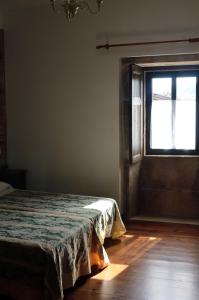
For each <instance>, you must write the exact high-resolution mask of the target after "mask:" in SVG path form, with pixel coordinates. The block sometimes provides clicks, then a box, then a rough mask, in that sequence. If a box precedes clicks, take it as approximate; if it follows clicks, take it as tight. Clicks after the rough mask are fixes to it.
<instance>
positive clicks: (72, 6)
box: [50, 0, 103, 21]
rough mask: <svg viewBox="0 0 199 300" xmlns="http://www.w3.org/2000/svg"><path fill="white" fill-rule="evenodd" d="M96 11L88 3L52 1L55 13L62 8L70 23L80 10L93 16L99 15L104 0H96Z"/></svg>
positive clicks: (75, 0) (62, 0)
mask: <svg viewBox="0 0 199 300" xmlns="http://www.w3.org/2000/svg"><path fill="white" fill-rule="evenodd" d="M95 1H96V9H95V10H94V9H92V8H91V7H90V5H89V3H88V2H87V1H83V0H50V3H51V6H52V8H53V10H54V11H55V12H59V11H60V9H59V8H62V9H63V10H64V12H65V14H66V18H67V19H68V21H71V20H72V19H73V18H74V17H75V16H76V14H77V13H78V11H79V10H83V9H87V10H88V11H89V12H90V13H91V14H97V13H98V12H99V11H100V9H101V6H102V3H103V0H95Z"/></svg>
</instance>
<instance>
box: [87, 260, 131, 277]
mask: <svg viewBox="0 0 199 300" xmlns="http://www.w3.org/2000/svg"><path fill="white" fill-rule="evenodd" d="M127 268H128V265H123V264H113V263H111V264H110V265H109V266H108V268H106V269H104V270H103V271H102V272H100V273H99V274H97V275H95V276H93V277H91V279H95V280H96V279H97V280H106V281H110V280H112V279H114V278H115V277H117V276H118V275H119V274H120V273H122V272H123V271H125V270H126V269H127Z"/></svg>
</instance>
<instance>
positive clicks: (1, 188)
mask: <svg viewBox="0 0 199 300" xmlns="http://www.w3.org/2000/svg"><path fill="white" fill-rule="evenodd" d="M13 190H14V189H13V187H12V186H11V185H10V184H9V183H6V182H3V181H0V196H2V195H5V194H8V193H10V192H12V191H13Z"/></svg>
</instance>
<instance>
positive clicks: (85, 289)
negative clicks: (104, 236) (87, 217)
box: [64, 221, 199, 300]
mask: <svg viewBox="0 0 199 300" xmlns="http://www.w3.org/2000/svg"><path fill="white" fill-rule="evenodd" d="M127 229H128V230H127V233H126V234H125V236H123V237H122V238H121V239H120V240H118V241H114V242H112V241H107V242H106V250H107V252H108V255H109V258H110V261H111V264H110V266H109V267H107V268H106V269H104V270H103V271H102V272H100V273H98V274H97V275H95V276H92V277H90V278H87V279H85V281H84V282H82V281H80V282H79V283H78V284H77V286H75V287H74V288H73V289H71V290H68V291H66V292H65V298H64V299H65V300H91V299H92V300H93V299H94V300H105V299H110V300H199V226H196V225H195V226H194V225H183V224H168V223H152V222H139V221H138V222H133V223H131V224H128V225H127Z"/></svg>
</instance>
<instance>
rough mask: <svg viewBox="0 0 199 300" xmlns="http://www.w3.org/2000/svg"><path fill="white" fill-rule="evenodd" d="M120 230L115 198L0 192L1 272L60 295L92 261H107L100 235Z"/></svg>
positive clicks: (47, 296) (46, 293) (116, 234)
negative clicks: (0, 195) (4, 193)
mask: <svg viewBox="0 0 199 300" xmlns="http://www.w3.org/2000/svg"><path fill="white" fill-rule="evenodd" d="M124 232H125V227H124V225H123V223H122V221H121V218H120V213H119V210H118V207H117V204H116V202H115V201H114V200H113V199H109V198H97V197H88V196H80V195H66V194H52V193H43V192H35V191H26V190H24V191H22V190H15V191H13V192H11V193H9V194H7V195H4V196H2V197H0V277H3V278H7V279H9V280H14V279H17V280H18V281H19V282H21V283H23V284H25V285H27V286H31V287H32V288H37V287H39V288H41V287H43V289H42V290H43V291H44V295H43V299H45V300H46V299H48V300H51V299H52V300H57V299H63V290H64V289H65V288H68V287H72V286H73V285H74V283H75V281H76V280H77V278H78V277H80V276H82V275H86V274H89V273H90V272H91V267H92V266H93V265H98V267H99V268H103V267H105V266H106V265H107V264H108V257H107V254H106V251H105V249H104V248H103V242H104V239H105V238H106V237H112V238H117V237H119V236H121V235H122V234H123V233H124Z"/></svg>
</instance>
